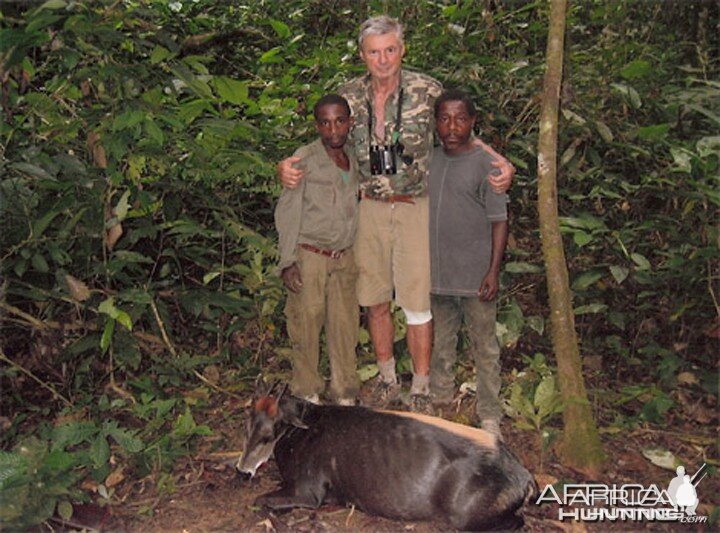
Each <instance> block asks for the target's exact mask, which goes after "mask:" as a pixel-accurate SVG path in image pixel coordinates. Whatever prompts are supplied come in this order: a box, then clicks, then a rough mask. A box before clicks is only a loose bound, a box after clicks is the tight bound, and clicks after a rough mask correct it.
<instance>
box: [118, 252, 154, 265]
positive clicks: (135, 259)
mask: <svg viewBox="0 0 720 533" xmlns="http://www.w3.org/2000/svg"><path fill="white" fill-rule="evenodd" d="M113 257H115V258H116V259H119V260H121V261H124V262H126V263H141V264H144V265H152V264H153V263H154V261H153V260H152V259H150V258H149V257H146V256H144V255H143V254H141V253H139V252H133V251H130V250H117V251H115V252H114V253H113Z"/></svg>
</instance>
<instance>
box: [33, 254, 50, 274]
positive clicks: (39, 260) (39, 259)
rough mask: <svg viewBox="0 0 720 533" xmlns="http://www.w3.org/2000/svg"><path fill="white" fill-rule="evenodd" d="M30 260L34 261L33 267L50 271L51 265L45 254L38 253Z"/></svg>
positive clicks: (41, 270)
mask: <svg viewBox="0 0 720 533" xmlns="http://www.w3.org/2000/svg"><path fill="white" fill-rule="evenodd" d="M30 262H31V263H32V266H33V268H34V269H35V270H37V271H38V272H42V273H47V272H50V265H48V262H47V260H46V259H45V256H44V255H43V254H41V253H37V254H35V255H33V256H32V259H31V260H30Z"/></svg>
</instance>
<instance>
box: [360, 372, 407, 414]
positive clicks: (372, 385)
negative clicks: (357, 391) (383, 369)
mask: <svg viewBox="0 0 720 533" xmlns="http://www.w3.org/2000/svg"><path fill="white" fill-rule="evenodd" d="M399 396H400V384H399V383H388V382H386V381H383V379H382V378H381V377H380V376H377V377H375V378H373V379H372V380H371V381H369V382H368V383H367V385H366V386H365V387H364V390H363V392H362V403H363V405H367V406H368V407H374V408H376V409H385V408H386V407H388V406H389V405H390V404H391V403H393V402H394V401H396V400H397V399H398V397H399Z"/></svg>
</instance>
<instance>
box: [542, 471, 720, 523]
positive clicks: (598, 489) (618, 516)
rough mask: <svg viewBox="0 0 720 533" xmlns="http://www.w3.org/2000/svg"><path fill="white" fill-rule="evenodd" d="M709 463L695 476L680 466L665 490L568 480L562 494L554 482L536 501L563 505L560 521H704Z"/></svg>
mask: <svg viewBox="0 0 720 533" xmlns="http://www.w3.org/2000/svg"><path fill="white" fill-rule="evenodd" d="M706 466H707V465H706V464H703V465H702V466H701V467H700V468H699V469H698V471H697V472H695V475H694V476H692V477H690V476H689V475H687V474H686V473H685V467H683V466H678V467H677V470H676V473H677V476H676V477H675V478H673V479H672V480H671V481H670V484H669V485H668V488H667V489H665V490H663V489H660V488H659V487H658V486H657V485H650V486H649V487H645V486H643V485H639V484H635V483H629V484H624V485H615V484H613V485H605V484H602V483H567V484H565V485H563V487H562V489H560V493H558V491H557V490H556V489H555V487H554V486H553V485H546V486H545V488H544V489H543V491H542V493H541V494H540V496H539V497H538V499H537V501H536V502H535V503H536V505H540V504H542V503H552V502H554V503H557V504H559V505H560V509H559V510H558V519H559V520H560V521H563V520H577V521H584V522H599V521H605V520H607V521H611V522H613V521H630V520H634V521H637V520H647V521H662V522H683V523H694V524H702V523H705V522H707V519H708V517H707V516H697V515H696V514H695V510H696V509H697V506H698V504H699V503H700V501H699V499H698V496H697V490H696V488H697V486H698V484H699V483H700V481H702V480H703V478H704V477H705V475H706V474H707V472H703V471H704V470H705V467H706ZM701 473H702V475H700V474H701Z"/></svg>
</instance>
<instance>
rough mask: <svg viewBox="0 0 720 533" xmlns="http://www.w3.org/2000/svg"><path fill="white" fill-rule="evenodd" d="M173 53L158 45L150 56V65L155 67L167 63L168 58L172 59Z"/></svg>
mask: <svg viewBox="0 0 720 533" xmlns="http://www.w3.org/2000/svg"><path fill="white" fill-rule="evenodd" d="M171 55H173V54H172V52H170V50H168V49H167V48H165V47H164V46H160V45H157V46H155V48H154V49H153V51H152V54H150V63H151V64H153V65H155V64H157V63H160V62H161V61H165V60H166V59H167V58H168V57H170V56H171Z"/></svg>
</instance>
